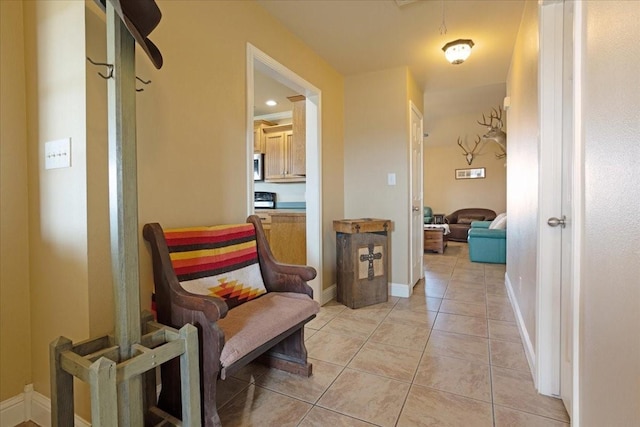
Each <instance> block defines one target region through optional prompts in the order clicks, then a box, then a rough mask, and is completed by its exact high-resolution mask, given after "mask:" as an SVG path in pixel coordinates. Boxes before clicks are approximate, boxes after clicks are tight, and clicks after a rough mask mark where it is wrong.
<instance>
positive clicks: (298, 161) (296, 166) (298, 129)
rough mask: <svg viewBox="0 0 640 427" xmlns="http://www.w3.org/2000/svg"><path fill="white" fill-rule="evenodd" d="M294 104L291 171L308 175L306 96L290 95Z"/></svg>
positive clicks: (295, 173) (295, 174)
mask: <svg viewBox="0 0 640 427" xmlns="http://www.w3.org/2000/svg"><path fill="white" fill-rule="evenodd" d="M288 99H289V101H291V103H292V104H293V113H292V114H293V135H292V139H291V152H290V155H289V158H290V162H289V173H290V174H291V175H294V176H306V175H307V164H306V162H307V125H306V123H307V117H306V107H305V101H306V99H305V97H304V96H302V95H296V96H290V97H288Z"/></svg>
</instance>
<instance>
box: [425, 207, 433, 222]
mask: <svg viewBox="0 0 640 427" xmlns="http://www.w3.org/2000/svg"><path fill="white" fill-rule="evenodd" d="M423 215H424V223H425V224H431V223H432V222H433V210H432V209H431V208H430V207H429V206H425V207H424V211H423Z"/></svg>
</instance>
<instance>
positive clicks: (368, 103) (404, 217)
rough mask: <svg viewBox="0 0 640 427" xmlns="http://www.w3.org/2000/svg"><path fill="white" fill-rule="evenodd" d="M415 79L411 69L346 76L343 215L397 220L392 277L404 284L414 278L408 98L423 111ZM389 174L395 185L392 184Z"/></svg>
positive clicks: (391, 237)
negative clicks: (410, 252) (411, 247)
mask: <svg viewBox="0 0 640 427" xmlns="http://www.w3.org/2000/svg"><path fill="white" fill-rule="evenodd" d="M412 80H413V79H412V77H411V75H410V74H409V73H408V72H407V69H406V67H400V68H393V69H389V70H383V71H377V72H372V73H366V74H361V75H357V76H349V77H347V78H346V80H345V150H344V152H345V172H344V182H345V183H344V186H345V210H344V215H345V217H346V218H366V217H369V218H384V219H390V220H391V221H392V222H393V231H392V232H391V233H390V234H389V236H390V242H391V249H390V261H391V262H390V264H391V267H390V268H391V274H390V281H391V282H392V283H395V284H400V285H408V281H409V276H410V275H409V264H410V263H409V262H408V259H409V243H410V241H409V207H410V194H409V161H410V152H409V138H410V135H409V130H410V126H409V119H410V118H409V117H410V116H409V113H410V111H409V100H412V101H413V102H414V104H415V105H416V106H418V108H419V109H422V105H421V100H422V94H421V93H420V91H419V90H417V89H416V88H415V84H414V83H412V82H411V81H412ZM372 88H375V90H372ZM389 173H395V174H396V183H397V184H396V185H395V186H390V185H387V174H389Z"/></svg>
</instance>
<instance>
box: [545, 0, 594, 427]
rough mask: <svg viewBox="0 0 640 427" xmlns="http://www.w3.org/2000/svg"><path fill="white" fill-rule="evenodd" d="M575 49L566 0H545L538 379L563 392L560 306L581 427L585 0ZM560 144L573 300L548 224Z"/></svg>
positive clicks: (575, 420)
mask: <svg viewBox="0 0 640 427" xmlns="http://www.w3.org/2000/svg"><path fill="white" fill-rule="evenodd" d="M573 6H574V13H573V48H572V51H571V52H564V50H563V47H564V42H563V41H564V34H563V30H564V19H565V18H564V1H563V0H544V1H542V2H540V5H539V9H538V10H539V31H540V34H539V37H540V40H539V41H540V44H539V45H540V54H539V55H540V56H539V75H538V79H539V80H538V81H539V100H538V101H539V102H538V106H539V120H540V146H539V149H540V151H539V180H538V184H539V193H538V194H539V197H538V200H539V205H538V253H537V258H538V266H537V283H538V286H537V288H538V291H537V304H536V354H535V366H534V382H535V385H536V388H537V390H538V391H539V392H540V393H541V394H546V395H552V396H557V397H559V395H560V374H561V372H560V368H561V363H560V362H561V356H562V355H561V350H560V328H561V313H562V310H569V311H570V314H569V315H570V316H571V324H572V330H571V331H569V334H570V336H571V339H572V351H571V353H572V361H573V366H572V372H573V374H572V388H573V398H572V403H571V410H570V412H571V413H572V419H571V422H572V425H573V426H579V422H580V421H579V413H580V412H579V408H580V395H579V390H580V388H579V381H580V376H579V372H580V366H579V363H580V357H579V356H580V354H579V348H580V323H579V318H580V305H579V301H580V271H581V254H582V252H581V247H582V246H581V240H582V239H581V238H582V230H583V224H584V219H583V208H582V206H583V203H584V202H583V194H584V193H583V188H584V178H583V177H584V173H583V170H584V167H583V164H582V163H583V156H582V152H583V148H582V145H583V144H582V134H581V129H582V116H581V102H582V101H581V85H582V74H581V71H582V70H581V64H582V54H581V51H582V44H581V43H582V37H583V34H582V13H583V12H582V11H583V7H582V5H581V2H574V3H573ZM567 54H568V55H572V56H573V61H572V62H573V70H572V71H573V83H572V86H573V90H572V92H573V95H572V99H564V97H563V90H562V85H563V84H564V82H563V66H564V65H565V55H567ZM566 102H571V103H573V117H563V104H564V103H566ZM563 120H568V121H569V123H570V124H571V125H572V126H573V138H572V140H571V141H564V142H563V140H562V135H563V123H564V122H563ZM562 143H565V144H571V152H572V158H571V159H570V162H571V168H572V176H571V179H572V189H571V207H570V212H566V215H567V217H568V220H569V221H571V227H570V229H569V232H570V233H571V235H570V237H571V240H572V249H571V262H570V264H571V271H570V273H569V275H570V277H571V279H570V282H571V291H570V292H569V293H570V294H571V298H570V300H569V301H562V299H561V293H560V290H561V289H560V285H561V281H560V278H561V267H562V266H561V263H560V249H561V246H560V239H561V236H560V233H558V232H557V231H558V230H556V229H553V228H551V227H549V226H548V225H547V218H549V217H552V216H559V215H561V214H563V213H564V212H562V195H561V188H562V178H563V176H562V171H563V169H562Z"/></svg>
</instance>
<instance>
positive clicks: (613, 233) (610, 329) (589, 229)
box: [579, 1, 640, 427]
mask: <svg viewBox="0 0 640 427" xmlns="http://www.w3.org/2000/svg"><path fill="white" fill-rule="evenodd" d="M584 12H585V15H584V25H583V27H582V30H583V31H584V37H583V38H582V42H583V43H584V49H583V55H584V62H583V73H584V74H583V85H582V88H583V92H582V97H583V98H582V105H581V107H582V111H583V116H582V125H583V129H582V131H583V144H584V230H583V254H582V256H583V263H582V266H583V268H582V273H581V274H582V283H581V296H582V298H581V301H580V302H581V307H580V309H581V316H580V348H579V349H580V354H581V357H580V373H579V379H580V395H581V405H580V408H581V410H580V418H581V425H582V426H594V427H595V426H603V425H610V426H631V425H638V423H639V422H640V403H639V402H640V221H638V208H639V207H640V184H639V182H640V181H639V180H638V176H637V171H636V169H637V167H638V159H640V145H639V143H638V141H639V139H638V135H640V47H639V46H638V40H640V26H639V25H638V22H640V3H639V2H637V1H615V2H602V1H589V2H585V3H584Z"/></svg>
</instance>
